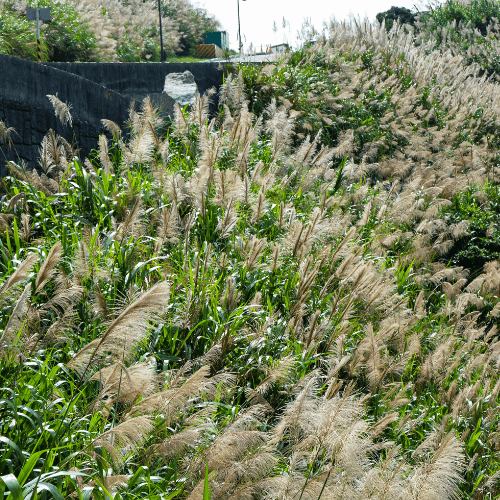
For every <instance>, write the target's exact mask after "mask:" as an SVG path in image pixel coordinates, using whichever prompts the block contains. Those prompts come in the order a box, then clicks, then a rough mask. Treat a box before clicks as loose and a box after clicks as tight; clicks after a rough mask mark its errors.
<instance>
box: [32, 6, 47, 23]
mask: <svg viewBox="0 0 500 500" xmlns="http://www.w3.org/2000/svg"><path fill="white" fill-rule="evenodd" d="M36 11H38V16H39V17H38V19H40V21H50V8H49V7H45V8H38V9H27V10H26V19H27V20H28V21H36Z"/></svg>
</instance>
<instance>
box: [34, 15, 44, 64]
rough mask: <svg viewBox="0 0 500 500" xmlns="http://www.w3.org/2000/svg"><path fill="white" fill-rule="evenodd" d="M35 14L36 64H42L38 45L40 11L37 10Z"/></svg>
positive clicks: (40, 48) (40, 49)
mask: <svg viewBox="0 0 500 500" xmlns="http://www.w3.org/2000/svg"><path fill="white" fill-rule="evenodd" d="M35 12H36V14H35V15H36V53H37V56H38V62H42V47H41V45H40V10H39V9H38V8H37V9H36V10H35Z"/></svg>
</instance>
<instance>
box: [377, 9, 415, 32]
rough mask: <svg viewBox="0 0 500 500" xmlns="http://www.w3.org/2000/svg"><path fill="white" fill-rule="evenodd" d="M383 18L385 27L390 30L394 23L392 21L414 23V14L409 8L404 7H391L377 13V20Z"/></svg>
mask: <svg viewBox="0 0 500 500" xmlns="http://www.w3.org/2000/svg"><path fill="white" fill-rule="evenodd" d="M384 20H385V27H386V28H387V30H390V29H391V28H392V26H393V25H394V21H396V20H398V21H399V22H400V23H402V24H411V25H412V26H413V25H414V24H415V20H416V18H415V14H413V12H412V11H411V10H410V9H407V8H405V7H391V8H390V9H389V10H386V11H385V12H379V13H378V14H377V21H378V22H379V23H381V22H382V21H384Z"/></svg>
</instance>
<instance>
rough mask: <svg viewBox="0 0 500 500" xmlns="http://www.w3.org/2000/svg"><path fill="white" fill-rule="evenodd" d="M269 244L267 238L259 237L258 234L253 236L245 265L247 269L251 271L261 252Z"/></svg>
mask: <svg viewBox="0 0 500 500" xmlns="http://www.w3.org/2000/svg"><path fill="white" fill-rule="evenodd" d="M266 245H267V239H266V238H262V239H259V238H257V237H256V236H252V239H251V240H250V245H249V246H250V250H249V252H248V255H247V258H246V260H245V267H246V269H247V271H251V270H252V269H253V267H254V265H255V263H256V262H257V260H258V258H259V256H260V254H261V253H262V251H263V250H264V248H266Z"/></svg>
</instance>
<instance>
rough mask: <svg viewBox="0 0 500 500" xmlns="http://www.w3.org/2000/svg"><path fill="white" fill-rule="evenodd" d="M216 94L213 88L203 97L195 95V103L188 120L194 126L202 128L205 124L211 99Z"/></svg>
mask: <svg viewBox="0 0 500 500" xmlns="http://www.w3.org/2000/svg"><path fill="white" fill-rule="evenodd" d="M216 92H217V90H216V89H215V87H212V88H211V89H209V90H207V92H205V94H204V95H203V96H200V94H196V97H195V103H194V106H193V109H192V110H191V113H190V120H191V121H192V122H193V123H194V124H195V125H198V127H202V126H203V125H205V123H207V121H208V112H209V107H210V102H211V98H212V96H213V95H214V94H215V93H216Z"/></svg>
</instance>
